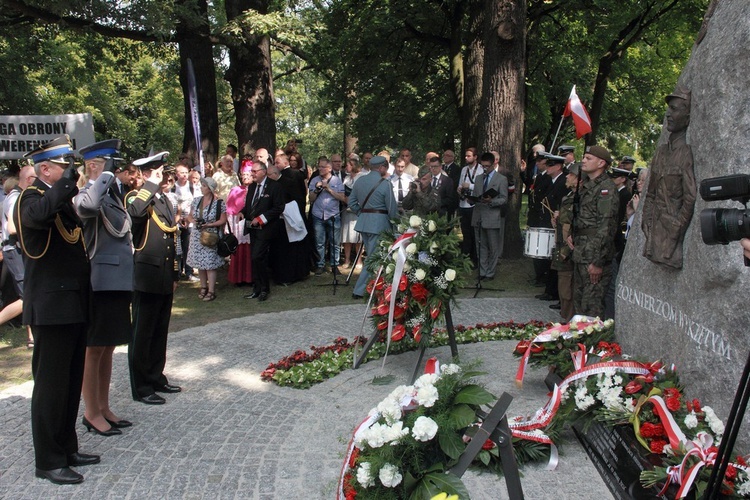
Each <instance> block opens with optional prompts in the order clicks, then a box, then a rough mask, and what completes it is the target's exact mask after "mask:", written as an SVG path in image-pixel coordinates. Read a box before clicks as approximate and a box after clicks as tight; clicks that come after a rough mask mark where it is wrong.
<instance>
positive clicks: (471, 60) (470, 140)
mask: <svg viewBox="0 0 750 500" xmlns="http://www.w3.org/2000/svg"><path fill="white" fill-rule="evenodd" d="M484 10H485V9H484V2H483V1H480V0H471V3H470V4H469V20H468V22H469V26H468V27H469V29H468V34H469V42H468V44H467V47H466V56H465V57H464V105H463V109H464V113H463V121H462V123H461V126H462V129H461V149H462V150H463V151H466V148H469V147H477V146H478V145H479V120H480V110H481V104H482V102H481V101H482V73H483V72H484V50H485V48H484V37H483V27H484V15H485V14H484ZM461 161H463V156H461V158H460V160H459V163H461Z"/></svg>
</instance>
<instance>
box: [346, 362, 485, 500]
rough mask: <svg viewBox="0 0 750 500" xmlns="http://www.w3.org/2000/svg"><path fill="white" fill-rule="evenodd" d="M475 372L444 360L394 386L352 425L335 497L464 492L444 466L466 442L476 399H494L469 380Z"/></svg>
mask: <svg viewBox="0 0 750 500" xmlns="http://www.w3.org/2000/svg"><path fill="white" fill-rule="evenodd" d="M431 361H432V360H431ZM477 375H480V373H478V372H470V371H464V370H463V369H462V368H461V367H459V366H458V365H455V364H449V365H445V366H443V367H436V368H435V369H434V373H427V374H425V375H422V376H421V377H420V378H419V379H417V381H416V382H415V383H414V385H408V386H405V385H402V386H399V387H397V388H396V389H394V390H393V391H392V392H391V393H390V394H389V395H388V397H386V398H385V399H384V400H383V401H381V402H380V403H379V404H378V406H377V407H376V408H373V409H372V410H371V411H370V413H369V416H368V418H367V419H366V420H365V421H364V422H362V424H360V426H359V427H358V428H357V429H356V431H355V433H354V437H353V439H352V442H351V444H350V448H349V452H348V456H347V459H346V462H345V466H344V471H343V474H342V478H341V483H340V488H339V497H340V498H346V499H347V500H350V499H353V498H357V499H365V498H372V499H378V500H382V499H389V498H393V499H405V498H420V499H421V498H431V497H433V496H435V495H438V494H439V493H441V492H445V493H447V494H450V495H453V494H457V495H459V497H460V498H468V496H469V495H468V492H467V491H466V488H465V487H464V485H463V483H462V482H461V479H460V478H459V477H457V476H454V475H452V474H450V473H448V470H449V469H450V468H451V467H452V466H453V465H455V464H456V463H457V462H458V459H459V457H460V456H461V454H462V453H463V452H464V449H465V448H466V443H465V441H464V434H465V432H466V430H467V429H468V428H470V427H471V426H473V425H474V424H475V423H476V422H477V421H478V420H479V419H478V416H477V411H478V410H479V407H480V405H483V404H488V403H491V402H492V401H494V400H495V397H494V396H493V395H492V394H490V393H489V392H487V391H486V390H485V389H484V388H482V387H481V386H479V385H477V384H475V383H473V381H472V379H473V377H475V376H477Z"/></svg>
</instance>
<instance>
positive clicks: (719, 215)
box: [700, 174, 750, 264]
mask: <svg viewBox="0 0 750 500" xmlns="http://www.w3.org/2000/svg"><path fill="white" fill-rule="evenodd" d="M700 194H701V198H703V199H704V200H705V201H719V200H735V201H739V202H740V203H742V204H744V205H747V203H748V202H749V201H750V175H745V174H735V175H725V176H723V177H713V178H710V179H704V180H702V181H701V185H700ZM701 236H702V237H703V243H705V244H706V245H718V244H719V243H721V244H722V245H727V244H729V243H730V242H732V241H739V240H741V239H742V238H750V210H747V209H745V210H740V209H737V208H706V209H704V210H701ZM746 264H747V262H746Z"/></svg>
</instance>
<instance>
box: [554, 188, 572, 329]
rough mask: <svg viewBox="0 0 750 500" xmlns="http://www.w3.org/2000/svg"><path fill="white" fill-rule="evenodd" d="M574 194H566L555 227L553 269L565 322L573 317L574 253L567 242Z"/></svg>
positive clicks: (561, 313)
mask: <svg viewBox="0 0 750 500" xmlns="http://www.w3.org/2000/svg"><path fill="white" fill-rule="evenodd" d="M574 197H575V193H574V192H570V193H568V194H566V195H565V196H564V197H563V199H562V202H561V203H560V214H559V215H558V217H557V226H556V227H555V250H554V253H553V254H552V269H554V270H555V271H557V292H558V295H559V297H560V316H562V317H563V319H564V320H565V321H568V320H570V318H572V317H573V313H574V309H573V260H572V259H571V256H572V253H573V251H572V250H571V249H570V247H569V246H568V244H567V243H566V242H565V240H566V239H567V237H568V235H570V224H571V221H572V220H573V199H574Z"/></svg>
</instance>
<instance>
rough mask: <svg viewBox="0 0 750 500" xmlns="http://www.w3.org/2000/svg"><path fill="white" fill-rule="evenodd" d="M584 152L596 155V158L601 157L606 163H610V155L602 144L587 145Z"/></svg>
mask: <svg viewBox="0 0 750 500" xmlns="http://www.w3.org/2000/svg"><path fill="white" fill-rule="evenodd" d="M586 152H587V153H588V154H590V155H594V156H596V157H597V158H601V159H602V160H604V161H605V162H607V164H608V165H609V164H610V163H612V156H610V154H609V151H607V148H604V147H602V146H596V145H594V146H587V147H586Z"/></svg>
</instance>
